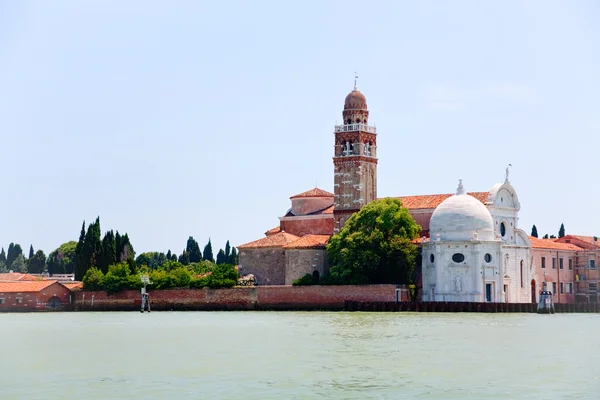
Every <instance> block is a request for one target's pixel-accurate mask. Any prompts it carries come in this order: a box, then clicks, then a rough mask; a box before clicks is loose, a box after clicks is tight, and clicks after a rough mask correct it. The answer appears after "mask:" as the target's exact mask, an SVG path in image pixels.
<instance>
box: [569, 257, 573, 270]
mask: <svg viewBox="0 0 600 400" xmlns="http://www.w3.org/2000/svg"><path fill="white" fill-rule="evenodd" d="M569 269H570V270H572V269H573V259H572V258H569Z"/></svg>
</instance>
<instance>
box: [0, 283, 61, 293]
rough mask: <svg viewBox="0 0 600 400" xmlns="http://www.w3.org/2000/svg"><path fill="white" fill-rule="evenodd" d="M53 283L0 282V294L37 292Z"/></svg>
mask: <svg viewBox="0 0 600 400" xmlns="http://www.w3.org/2000/svg"><path fill="white" fill-rule="evenodd" d="M55 283H57V282H56V281H14V282H0V293H25V292H39V291H41V290H43V289H46V288H47V287H48V286H50V285H53V284H55ZM59 285H60V283H59Z"/></svg>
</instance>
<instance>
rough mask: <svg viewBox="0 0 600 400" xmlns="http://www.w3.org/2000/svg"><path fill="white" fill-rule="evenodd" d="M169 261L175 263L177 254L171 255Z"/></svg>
mask: <svg viewBox="0 0 600 400" xmlns="http://www.w3.org/2000/svg"><path fill="white" fill-rule="evenodd" d="M171 261H177V254H175V253H173V254H171Z"/></svg>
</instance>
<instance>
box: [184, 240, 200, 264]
mask: <svg viewBox="0 0 600 400" xmlns="http://www.w3.org/2000/svg"><path fill="white" fill-rule="evenodd" d="M185 251H186V252H187V253H188V254H189V256H190V262H192V263H196V262H200V261H201V260H202V252H201V251H200V245H198V242H197V241H195V240H194V238H193V237H192V236H190V237H189V238H188V240H187V244H186V246H185Z"/></svg>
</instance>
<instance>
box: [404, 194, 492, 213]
mask: <svg viewBox="0 0 600 400" xmlns="http://www.w3.org/2000/svg"><path fill="white" fill-rule="evenodd" d="M467 194H468V195H471V196H473V197H475V198H476V199H477V200H479V201H481V202H482V203H483V204H485V203H486V202H487V199H488V196H489V194H490V193H489V192H469V193H467ZM453 195H454V193H446V194H424V195H420V196H400V197H396V198H397V199H400V200H401V201H402V205H403V206H404V207H406V208H408V209H409V210H428V209H434V208H436V207H437V206H439V205H440V204H441V203H442V201H444V200H446V199H447V198H448V197H450V196H453Z"/></svg>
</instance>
